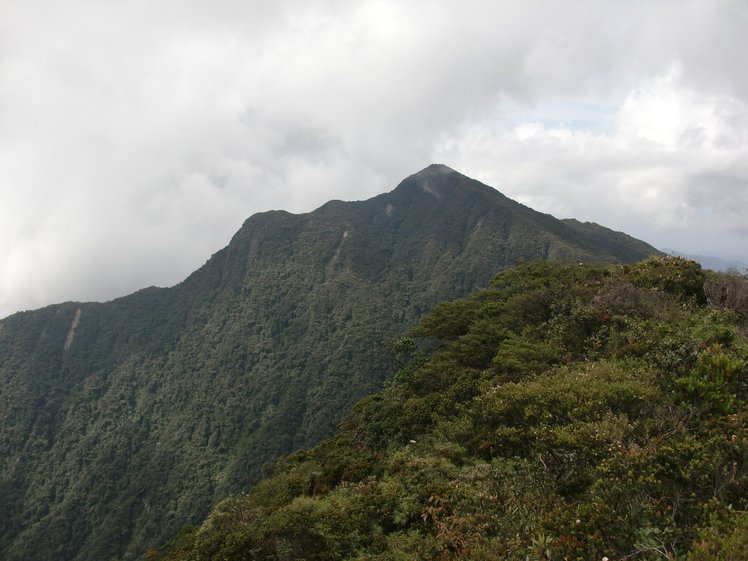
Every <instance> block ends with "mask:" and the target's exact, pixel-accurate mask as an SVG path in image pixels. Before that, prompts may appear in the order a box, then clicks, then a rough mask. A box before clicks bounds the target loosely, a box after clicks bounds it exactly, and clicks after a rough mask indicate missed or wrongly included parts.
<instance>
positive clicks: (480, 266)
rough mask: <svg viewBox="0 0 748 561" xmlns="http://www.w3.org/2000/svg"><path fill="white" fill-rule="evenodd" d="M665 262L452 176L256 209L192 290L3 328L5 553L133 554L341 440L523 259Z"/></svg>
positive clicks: (0, 411) (0, 538) (61, 308)
mask: <svg viewBox="0 0 748 561" xmlns="http://www.w3.org/2000/svg"><path fill="white" fill-rule="evenodd" d="M655 253H657V252H656V250H655V249H654V248H652V247H650V246H648V245H646V244H643V243H642V242H639V241H637V240H634V239H633V238H630V237H628V236H626V235H624V234H620V233H616V232H611V231H609V230H606V229H604V228H602V227H599V226H596V225H580V224H579V223H571V222H562V221H558V220H556V219H555V218H553V217H551V216H549V215H544V214H540V213H537V212H535V211H533V210H531V209H529V208H527V207H524V206H522V205H519V204H517V203H515V202H513V201H511V200H510V199H507V198H506V197H504V196H503V195H501V194H500V193H498V192H497V191H495V190H493V189H491V188H490V187H487V186H485V185H482V184H480V183H478V182H476V181H474V180H471V179H469V178H467V177H465V176H463V175H461V174H459V173H457V172H455V171H453V170H451V169H449V168H447V167H445V166H430V167H428V168H426V169H425V170H423V171H421V172H420V173H418V174H415V175H413V176H411V177H409V178H407V179H406V180H404V181H403V182H402V183H401V184H400V185H399V186H398V187H397V188H396V189H395V190H394V191H392V192H390V193H387V194H383V195H380V196H378V197H375V198H373V199H370V200H367V201H362V202H340V201H332V202H329V203H327V204H326V205H324V206H322V207H320V208H319V209H317V210H315V211H314V212H311V213H308V214H302V215H293V214H289V213H286V212H279V211H273V212H267V213H262V214H258V215H254V216H252V217H251V218H250V219H248V220H247V221H246V222H245V224H244V225H243V227H242V228H241V229H240V231H239V232H238V233H237V234H236V235H235V236H234V238H233V239H232V240H231V243H230V244H229V245H228V246H227V247H226V248H225V249H223V250H221V251H219V252H218V253H216V254H215V255H213V256H212V257H211V258H210V260H208V262H207V263H206V264H205V265H204V266H203V267H202V268H200V269H199V270H198V271H196V272H195V273H193V274H192V275H191V276H190V277H188V278H187V279H186V280H185V281H184V282H182V283H181V284H179V285H177V286H175V287H173V288H168V289H162V288H148V289H145V290H141V291H139V292H136V293H134V294H132V295H130V296H127V297H124V298H120V299H117V300H113V301H111V302H107V303H103V304H101V303H66V304H61V305H56V306H49V307H46V308H43V309H41V310H36V311H33V312H24V313H19V314H15V315H13V316H11V317H9V318H6V319H4V320H2V321H0V504H2V505H3V509H0V558H2V559H7V560H26V559H51V560H56V559H59V560H73V559H75V560H89V559H91V560H94V559H110V558H112V557H122V558H124V559H132V558H134V557H135V556H137V555H138V554H140V553H142V552H143V551H144V550H145V549H146V548H149V547H154V546H157V545H159V544H160V543H162V542H163V541H164V540H166V539H168V538H169V537H171V536H173V535H174V533H175V532H176V531H177V530H178V529H179V528H181V527H182V526H183V525H184V524H186V523H189V522H196V521H198V520H200V519H201V518H202V517H203V516H204V515H205V514H206V512H207V511H208V509H209V508H210V506H211V505H212V504H213V503H214V502H215V501H216V500H218V499H220V498H221V497H224V496H226V495H227V494H229V493H231V492H235V491H237V490H240V489H243V488H244V487H245V486H246V485H247V484H248V483H249V482H250V481H253V480H255V479H256V478H257V477H258V476H259V475H260V472H261V468H262V466H263V464H265V463H266V462H268V461H269V460H271V459H273V458H275V457H277V456H278V455H280V454H283V453H286V452H289V451H291V450H293V449H296V448H298V447H301V446H309V445H311V444H313V443H315V442H317V441H319V440H320V439H322V438H324V437H327V436H329V435H330V434H332V431H333V429H334V427H335V426H336V424H337V422H338V421H339V420H340V419H341V417H342V416H343V415H344V414H345V413H346V412H347V411H348V410H349V408H350V407H351V405H352V404H353V403H355V402H356V401H357V400H358V399H359V398H360V397H362V396H363V395H365V394H368V393H370V392H372V391H374V390H376V389H378V388H379V387H381V385H382V382H383V381H384V380H385V379H386V378H387V377H388V376H390V375H391V373H392V370H393V365H392V364H391V360H390V358H389V356H390V355H389V353H388V350H387V341H388V340H389V339H391V338H393V337H397V336H399V335H400V334H402V333H403V332H404V331H405V329H407V328H408V327H409V326H412V325H414V324H415V323H416V322H417V320H418V319H419V318H420V317H421V316H422V315H423V313H424V312H425V311H426V310H428V309H429V308H431V307H432V306H433V305H434V304H435V303H437V302H439V301H441V300H444V299H447V298H454V297H459V296H462V295H464V294H466V293H468V292H470V291H471V290H473V289H475V288H478V287H482V286H486V285H487V284H488V281H489V279H490V278H491V276H492V275H493V274H494V273H495V272H496V271H497V270H500V269H502V268H505V267H506V266H508V265H511V264H514V263H515V262H516V261H517V260H519V259H526V260H538V259H542V260H556V261H558V260H562V261H584V262H607V263H612V262H620V261H634V260H639V259H641V258H643V257H645V256H647V255H650V254H655Z"/></svg>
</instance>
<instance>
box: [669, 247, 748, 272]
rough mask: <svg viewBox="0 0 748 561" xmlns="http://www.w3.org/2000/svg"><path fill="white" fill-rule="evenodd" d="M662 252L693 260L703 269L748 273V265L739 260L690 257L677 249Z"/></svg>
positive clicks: (704, 256)
mask: <svg viewBox="0 0 748 561" xmlns="http://www.w3.org/2000/svg"><path fill="white" fill-rule="evenodd" d="M662 251H664V252H665V253H667V254H668V255H674V256H676V257H685V258H687V259H693V260H694V261H697V262H698V263H700V264H701V266H702V267H705V268H707V269H711V270H712V271H721V272H725V271H737V272H739V273H745V272H746V271H748V263H745V262H743V261H740V260H739V259H722V258H720V257H714V256H713V255H694V254H690V255H689V254H686V253H682V252H680V251H677V250H675V249H663V250H662Z"/></svg>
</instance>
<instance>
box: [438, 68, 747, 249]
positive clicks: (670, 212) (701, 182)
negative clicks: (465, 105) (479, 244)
mask: <svg viewBox="0 0 748 561" xmlns="http://www.w3.org/2000/svg"><path fill="white" fill-rule="evenodd" d="M541 112H542V111H541ZM611 122H612V124H613V126H612V128H611V129H610V130H605V131H602V132H595V133H592V132H589V131H584V130H575V129H574V128H572V127H567V126H565V125H564V124H559V125H557V126H553V125H551V124H543V123H540V122H536V121H526V122H519V123H517V124H515V125H513V126H507V122H506V119H503V120H501V119H498V120H496V121H494V123H492V124H487V123H485V122H483V123H479V124H473V125H470V126H468V127H466V128H465V129H464V130H462V131H460V132H459V133H457V134H454V133H452V134H448V135H445V136H444V137H443V138H442V139H441V142H440V143H439V145H438V149H437V154H438V157H439V158H441V159H442V160H444V161H447V162H452V163H453V165H455V166H457V167H459V168H461V169H465V170H466V172H467V173H470V172H471V171H472V173H473V174H474V175H475V176H476V177H480V178H481V179H483V180H484V181H485V182H487V183H489V184H492V185H498V186H499V187H500V189H502V190H503V191H504V192H505V194H507V195H509V196H511V197H514V198H516V199H517V200H520V201H522V202H524V203H526V204H528V205H529V206H532V207H535V208H537V209H539V210H543V211H545V212H549V213H552V214H554V215H557V216H570V217H578V218H581V219H585V220H594V221H597V222H599V223H603V224H606V225H610V226H613V227H616V228H618V229H622V230H625V231H627V232H630V233H633V234H635V235H639V236H641V237H643V238H645V239H647V240H650V241H652V242H653V243H658V244H659V245H660V246H661V247H663V246H668V245H669V246H673V245H676V246H677V245H679V239H680V240H683V241H682V242H680V244H681V245H683V244H692V247H694V249H698V250H699V251H708V250H710V249H709V248H711V251H717V252H719V251H728V252H729V251H732V252H736V253H737V252H741V251H743V247H744V243H745V238H744V237H743V236H745V235H746V233H748V228H747V227H746V225H745V224H746V222H745V218H744V217H745V216H746V215H748V166H746V162H748V106H747V105H746V104H745V103H744V102H743V101H741V100H739V99H736V98H733V97H729V96H726V95H721V96H718V95H712V94H702V93H699V92H697V91H695V90H694V89H692V88H691V87H689V86H688V85H686V84H684V83H683V81H682V79H681V73H680V70H679V67H678V65H674V66H673V67H671V68H670V69H668V70H666V71H665V72H664V73H663V74H662V75H661V76H655V77H653V78H651V79H646V80H643V81H642V83H641V84H640V85H638V86H637V87H635V88H634V89H633V90H632V91H631V92H630V93H629V94H628V95H627V96H626V97H625V98H624V99H623V101H622V102H621V105H620V107H619V108H618V110H617V111H616V112H615V114H614V115H612V118H611Z"/></svg>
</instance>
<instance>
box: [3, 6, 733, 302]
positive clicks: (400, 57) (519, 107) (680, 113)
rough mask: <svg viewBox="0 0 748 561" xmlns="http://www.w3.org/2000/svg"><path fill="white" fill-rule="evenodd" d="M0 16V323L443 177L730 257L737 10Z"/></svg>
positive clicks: (142, 282) (42, 12) (53, 9)
mask: <svg viewBox="0 0 748 561" xmlns="http://www.w3.org/2000/svg"><path fill="white" fill-rule="evenodd" d="M3 12H4V13H3V18H2V19H0V317H4V316H5V315H7V314H9V313H12V312H14V311H16V310H21V309H27V308H35V307H39V306H42V305H45V304H49V303H53V302H59V301H64V300H105V299H110V298H113V297H116V296H120V295H124V294H127V293H129V292H132V291H134V290H136V289H138V288H142V287H144V286H149V285H154V284H155V285H160V286H167V285H172V284H175V283H177V282H179V281H181V280H182V279H183V278H184V277H186V276H187V275H188V274H189V273H190V272H191V271H193V270H194V269H196V268H197V267H199V266H200V265H201V264H202V263H203V262H204V261H205V260H206V259H207V258H208V257H209V256H210V255H211V254H212V253H214V252H215V251H217V250H218V249H220V248H221V247H223V246H225V245H226V244H227V243H228V241H229V239H230V237H231V236H232V235H233V233H234V232H235V231H236V230H237V229H238V228H239V227H240V225H241V223H242V222H243V221H244V220H245V219H246V218H247V217H249V216H250V215H252V214H254V213H256V212H260V211H264V210H268V209H271V208H282V209H286V210H289V211H292V212H306V211H311V210H313V209H314V208H316V207H317V206H319V205H321V204H323V203H324V202H325V201H327V200H329V199H333V198H336V199H346V200H357V199H364V198H368V197H371V196H374V195H376V194H378V193H381V192H384V191H388V190H391V189H392V188H394V187H395V186H396V185H397V183H398V182H399V181H400V180H402V179H403V178H405V177H406V176H407V175H410V174H412V173H415V172H417V171H418V170H420V169H422V168H423V167H425V166H426V165H428V164H430V163H432V162H440V163H445V164H447V165H449V166H451V167H453V168H455V169H457V170H458V171H460V172H462V173H464V174H466V175H469V176H471V177H475V178H476V179H479V180H481V181H483V182H485V183H487V184H489V185H492V186H494V187H496V188H497V189H499V190H500V191H502V192H503V193H504V194H506V195H507V196H510V197H512V198H515V199H517V200H519V201H520V202H523V203H525V204H528V205H529V206H531V207H533V208H535V209H537V210H540V211H543V212H549V213H551V214H553V215H555V216H557V217H560V218H564V217H575V218H578V219H580V220H591V221H595V222H598V223H600V224H603V225H605V226H608V227H612V228H615V229H618V230H623V231H626V232H627V233H629V234H631V235H634V236H636V237H639V238H642V239H644V240H645V241H647V242H649V243H652V244H653V245H656V246H658V247H666V246H667V247H673V248H675V249H678V250H680V251H684V252H688V253H702V254H713V255H717V256H722V257H738V258H742V259H744V260H745V259H748V257H747V255H746V254H747V253H748V252H747V251H746V250H745V249H744V247H745V246H746V244H745V242H746V239H747V238H748V221H746V220H745V219H744V217H745V216H746V214H747V213H748V157H747V156H748V75H746V74H745V72H743V69H744V68H745V67H746V64H745V63H746V54H745V53H748V44H747V43H748V39H747V38H746V37H745V33H744V30H745V29H746V28H748V25H747V24H748V6H746V5H745V4H744V3H742V2H740V1H739V0H734V1H729V0H692V1H687V2H682V1H666V0H662V1H653V2H644V1H634V2H623V1H621V2H616V1H614V2H605V3H602V2H596V1H591V0H587V1H585V0H579V1H572V2H564V3H559V2H551V1H530V2H523V3H516V2H489V1H487V0H486V1H473V2H463V3H460V5H459V6H457V4H456V3H454V2H447V1H430V2H426V1H413V2H408V3H401V2H388V1H368V0H363V1H358V2H342V1H335V0H326V1H323V0H312V1H306V2H301V1H293V0H286V1H280V2H273V3H267V2H264V3H260V2H240V1H238V0H218V1H212V2H207V1H202V0H201V1H197V0H193V1H180V2H177V1H176V0H167V1H164V2H159V3H158V4H157V5H154V3H152V2H151V3H149V2H145V1H144V0H134V1H133V2H128V3H116V4H113V3H101V2H96V1H94V0H68V1H66V2H63V3H60V2H53V1H51V0H24V1H23V2H21V1H20V0H19V1H14V0H11V1H10V2H9V3H6V4H5V5H4V6H3Z"/></svg>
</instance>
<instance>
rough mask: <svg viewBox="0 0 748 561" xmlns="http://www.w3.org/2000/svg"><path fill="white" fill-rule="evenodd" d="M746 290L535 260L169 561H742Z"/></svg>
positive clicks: (448, 314) (692, 266) (409, 356)
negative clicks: (332, 430)
mask: <svg viewBox="0 0 748 561" xmlns="http://www.w3.org/2000/svg"><path fill="white" fill-rule="evenodd" d="M747 332H748V281H746V278H744V277H742V276H741V275H738V274H717V273H712V272H707V271H703V270H702V269H701V267H700V266H699V265H697V264H696V263H695V262H692V261H687V260H684V259H677V258H652V259H649V260H646V261H643V262H640V263H636V264H633V265H627V266H608V265H606V266H589V265H581V264H580V265H559V264H548V263H525V264H520V265H518V266H517V267H515V268H512V269H509V270H506V271H504V272H502V273H500V274H498V275H497V276H496V277H495V278H494V280H493V282H492V285H491V287H490V288H489V289H486V290H482V291H479V292H476V293H474V294H472V295H471V296H469V297H467V298H464V299H460V300H456V301H452V302H448V303H444V304H441V305H438V306H437V307H436V308H435V309H434V310H433V311H432V312H431V314H430V315H428V316H427V317H426V318H425V319H424V320H423V321H422V322H421V324H420V326H419V327H418V328H416V329H415V330H414V331H413V332H412V334H411V337H409V338H403V339H399V340H396V341H393V342H392V344H391V350H392V352H393V353H394V356H395V358H396V360H397V361H398V364H399V366H400V371H399V373H398V375H397V377H396V378H395V380H393V381H392V382H391V383H390V384H388V385H387V387H386V388H385V389H384V390H383V391H381V392H379V393H376V394H374V395H371V396H369V397H366V398H364V399H363V400H362V401H360V402H359V403H358V405H356V407H355V408H354V410H353V411H352V413H351V414H350V415H349V416H348V417H347V418H346V419H345V421H344V422H343V423H342V425H341V426H340V428H339V431H338V433H337V434H336V436H335V437H334V438H332V439H330V440H327V441H325V442H323V443H322V444H320V445H318V446H317V447H315V448H313V449H311V450H308V451H301V452H297V453H295V454H293V455H291V456H288V457H285V458H284V459H282V460H280V461H278V462H277V463H276V464H275V466H274V467H273V468H272V470H270V472H269V473H268V475H267V477H266V478H265V479H263V480H262V481H261V482H259V483H258V484H257V485H255V486H253V487H252V488H250V489H249V490H248V492H246V493H243V494H239V495H236V496H233V497H231V498H229V499H227V500H225V501H223V502H222V503H220V504H219V505H217V506H216V507H215V509H214V510H213V512H212V513H211V514H210V516H209V517H208V518H207V519H206V520H205V521H204V522H203V523H202V525H200V526H199V527H197V528H186V529H185V530H184V531H183V532H182V534H181V535H180V536H178V537H177V538H175V539H174V541H173V542H172V543H171V544H170V545H169V546H168V547H166V548H165V549H164V550H162V551H160V552H156V551H152V552H150V553H149V554H148V555H147V556H146V557H147V558H148V559H150V560H154V561H155V560H159V561H187V560H190V561H196V560H198V559H200V560H203V561H208V560H211V561H218V560H222V561H232V560H237V561H238V560H244V559H263V560H287V559H309V560H312V559H314V560H344V559H346V560H359V561H363V560H369V561H374V560H379V561H384V560H417V559H433V560H446V559H469V560H562V559H575V560H576V559H579V560H589V559H602V558H604V557H607V558H609V559H640V560H642V559H647V560H655V559H682V560H686V559H688V560H689V561H697V560H698V561H701V560H707V559H718V560H728V559H729V560H737V559H746V558H748V513H746V510H747V509H748V400H747V399H746V398H747V397H748V369H747V364H748V363H747V362H746V361H747V359H748V341H746V333H747Z"/></svg>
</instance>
